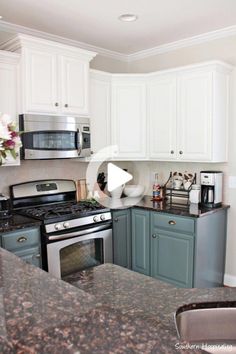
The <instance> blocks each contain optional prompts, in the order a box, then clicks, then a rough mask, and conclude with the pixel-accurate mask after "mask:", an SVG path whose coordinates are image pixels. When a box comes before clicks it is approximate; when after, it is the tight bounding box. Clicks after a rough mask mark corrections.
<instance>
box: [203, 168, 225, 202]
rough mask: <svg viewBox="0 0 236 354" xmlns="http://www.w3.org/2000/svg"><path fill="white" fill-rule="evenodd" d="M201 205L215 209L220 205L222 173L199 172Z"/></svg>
mask: <svg viewBox="0 0 236 354" xmlns="http://www.w3.org/2000/svg"><path fill="white" fill-rule="evenodd" d="M200 180H201V205H202V206H203V207H207V208H215V207H218V206H221V204H222V182H223V172H220V171H201V172H200Z"/></svg>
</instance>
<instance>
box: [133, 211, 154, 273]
mask: <svg viewBox="0 0 236 354" xmlns="http://www.w3.org/2000/svg"><path fill="white" fill-rule="evenodd" d="M149 215H150V213H149V212H148V211H145V210H141V209H133V210H132V269H133V270H135V271H136V272H139V273H143V274H146V275H149V274H150V256H149V254H150V237H149V229H150V227H149Z"/></svg>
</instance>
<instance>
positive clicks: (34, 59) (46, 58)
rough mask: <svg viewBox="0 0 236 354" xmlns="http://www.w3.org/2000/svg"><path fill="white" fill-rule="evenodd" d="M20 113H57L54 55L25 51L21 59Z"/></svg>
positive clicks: (40, 51)
mask: <svg viewBox="0 0 236 354" xmlns="http://www.w3.org/2000/svg"><path fill="white" fill-rule="evenodd" d="M22 88H23V89H24V91H23V96H22V112H23V113H26V112H32V113H52V114H56V113H57V112H58V106H59V103H58V101H59V100H58V76H57V57H56V55H55V54H53V53H50V52H47V51H42V50H35V49H25V51H24V61H23V59H22Z"/></svg>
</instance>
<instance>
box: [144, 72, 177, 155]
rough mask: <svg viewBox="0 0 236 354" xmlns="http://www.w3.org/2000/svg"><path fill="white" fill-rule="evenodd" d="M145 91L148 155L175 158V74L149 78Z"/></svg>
mask: <svg viewBox="0 0 236 354" xmlns="http://www.w3.org/2000/svg"><path fill="white" fill-rule="evenodd" d="M147 92H148V93H147V106H148V117H149V137H150V141H149V157H150V158H154V159H164V160H173V159H176V76H175V75H163V76H158V77H156V78H151V80H150V81H149V83H148V90H147Z"/></svg>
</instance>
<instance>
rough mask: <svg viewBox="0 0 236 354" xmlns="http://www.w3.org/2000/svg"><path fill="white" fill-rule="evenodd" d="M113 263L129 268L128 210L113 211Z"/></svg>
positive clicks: (129, 229) (129, 227) (129, 232)
mask: <svg viewBox="0 0 236 354" xmlns="http://www.w3.org/2000/svg"><path fill="white" fill-rule="evenodd" d="M113 250H114V264H117V265H119V266H122V267H126V268H129V269H131V218H130V210H129V209H128V210H120V211H114V212H113Z"/></svg>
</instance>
